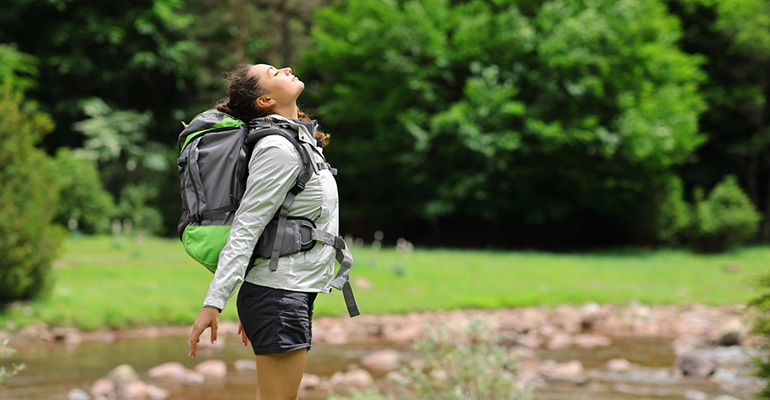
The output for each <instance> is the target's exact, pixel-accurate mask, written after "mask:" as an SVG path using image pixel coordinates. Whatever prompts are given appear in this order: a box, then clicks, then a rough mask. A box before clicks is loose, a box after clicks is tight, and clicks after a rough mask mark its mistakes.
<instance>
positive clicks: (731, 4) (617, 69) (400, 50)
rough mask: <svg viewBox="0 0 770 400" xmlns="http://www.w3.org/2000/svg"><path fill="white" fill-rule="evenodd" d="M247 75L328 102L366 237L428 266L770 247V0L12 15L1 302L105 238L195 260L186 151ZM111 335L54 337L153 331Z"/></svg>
mask: <svg viewBox="0 0 770 400" xmlns="http://www.w3.org/2000/svg"><path fill="white" fill-rule="evenodd" d="M240 63H269V64H272V65H275V66H277V67H285V66H290V67H292V69H293V71H294V74H295V75H296V76H298V77H299V78H300V79H301V80H302V81H303V82H305V85H306V86H305V92H304V93H303V95H302V96H301V97H300V99H299V101H300V107H301V108H302V109H303V110H305V111H307V112H308V113H309V114H311V115H312V116H313V117H314V118H317V119H318V120H319V122H320V124H321V127H322V129H323V130H324V131H326V132H329V133H331V135H332V139H331V143H330V145H329V146H328V147H327V148H326V149H325V154H326V156H327V159H328V160H329V161H330V162H331V164H332V165H333V166H335V167H337V168H338V169H339V171H340V173H339V175H338V184H339V191H340V197H341V224H340V225H341V230H342V232H341V233H342V234H345V235H346V236H349V237H352V238H363V240H364V241H366V242H369V241H371V240H372V239H374V241H375V242H376V243H378V246H379V245H384V246H396V244H397V242H398V244H399V246H401V247H399V248H400V249H401V250H403V249H404V248H408V251H407V253H411V251H412V249H413V247H412V246H414V247H416V248H418V249H419V248H422V249H424V248H462V249H469V250H494V251H511V250H517V251H545V252H551V253H565V252H570V253H574V252H578V253H580V252H606V251H609V250H614V249H632V251H647V250H650V249H651V250H658V249H678V250H681V251H684V252H687V254H690V253H693V254H700V253H706V254H714V253H724V252H728V253H727V254H732V253H729V252H731V251H736V249H739V248H741V247H742V246H747V245H749V246H754V247H755V248H762V249H766V245H767V243H768V242H770V103H769V100H770V1H768V0H585V1H578V0H548V1H534V0H451V1H450V0H355V1H340V0H287V1H281V0H222V1H212V0H132V1H128V0H125V1H119V0H4V1H3V5H2V6H1V7H0V270H2V271H3V273H2V276H0V303H4V304H9V303H11V302H13V301H17V300H24V301H26V300H30V299H34V298H37V297H38V296H40V295H41V294H43V295H46V294H48V295H50V294H51V293H53V296H54V298H56V296H57V293H58V295H59V296H61V295H62V292H61V291H60V292H57V291H56V289H51V285H52V284H50V283H46V282H49V276H50V275H51V274H52V272H51V265H52V263H53V264H54V265H57V264H56V262H58V263H59V264H58V265H59V266H60V267H62V268H64V267H72V266H76V265H81V263H85V262H86V261H82V260H81V261H72V260H73V259H77V258H76V255H77V256H80V255H81V253H84V252H83V251H81V250H82V248H80V247H78V248H77V249H78V250H72V248H71V247H69V249H70V250H67V249H68V247H67V246H68V245H67V243H77V240H79V239H78V238H81V237H83V236H84V235H85V236H92V235H93V236H94V237H104V235H110V234H113V235H114V234H119V233H121V232H123V233H125V232H129V233H131V234H133V235H140V237H142V238H168V240H177V239H175V237H176V226H177V222H178V219H179V216H180V213H181V201H180V195H179V178H178V171H177V168H176V165H175V160H176V157H177V154H178V149H177V142H176V141H177V137H178V134H179V133H180V132H181V130H182V128H183V125H182V124H183V123H186V122H189V121H190V120H191V119H192V118H193V117H194V116H195V115H196V114H198V113H200V112H202V111H204V110H206V109H208V108H210V107H212V106H213V105H214V104H215V103H216V102H217V101H218V100H220V99H222V98H224V97H226V91H225V87H224V85H225V83H224V82H225V78H226V75H227V72H228V71H231V70H233V69H234V68H235V67H236V66H237V65H238V64H240ZM100 235H101V236H100ZM399 239H400V240H399ZM93 243H101V242H98V240H97V242H89V246H91V245H93ZM153 243H154V242H153ZM177 244H178V242H177ZM115 246H116V248H117V247H120V245H119V244H116V245H115ZM404 246H406V247H404ZM109 247H110V244H105V245H104V246H103V247H102V248H106V249H109ZM174 250H178V251H179V252H181V247H180V248H175V249H174ZM68 251H69V252H68ZM762 251H766V250H762ZM62 254H63V255H62ZM99 254H101V253H99ZM132 254H133V255H134V256H137V257H140V256H142V255H147V254H152V251H150V250H147V248H146V247H145V248H144V250H136V251H134V253H132ZM156 254H157V253H156ZM363 254H364V258H363V259H364V260H365V263H366V260H368V258H367V257H369V256H368V255H367V254H368V253H363ZM394 254H395V253H394ZM398 254H404V253H403V252H401V253H398ZM752 254H753V253H752ZM761 254H765V253H761ZM84 257H85V256H84ZM99 257H101V258H99V260H102V261H95V262H96V263H99V262H101V263H102V264H104V263H106V261H104V260H105V259H107V260H111V261H110V262H116V263H117V262H119V257H116V258H114V259H111V258H109V257H107V256H101V255H100V256H99ZM105 257H107V258H105ZM394 257H397V255H396V256H394ZM752 257H754V256H752ZM762 257H764V256H761V257H759V258H756V257H755V258H752V260H754V259H761V258H762ZM749 258H750V257H749ZM62 259H63V260H64V261H61V260H62ZM84 259H85V258H84ZM121 259H125V257H123V258H121ZM377 259H378V258H377V256H375V255H372V256H371V260H373V261H371V265H372V266H374V265H376V263H377V261H376V260H377ZM57 260H58V261H57ZM67 260H69V261H67ZM78 260H79V259H78ZM89 260H90V259H89ZM698 260H701V259H698ZM719 260H720V261H719V263H720V264H719V265H720V266H722V265H726V264H725V262H728V261H729V260H728V261H725V260H723V259H719ZM89 262H90V261H89ZM142 262H144V263H145V264H146V263H147V262H148V261H146V260H145V261H142ZM153 262H154V261H153ZM666 262H669V263H670V262H671V260H668V259H666V261H663V262H662V263H664V264H665V263H666ZM699 262H700V261H699ZM751 262H754V261H751ZM756 262H757V264H756V265H757V267H756V271H759V270H760V269H762V268H766V265H765V263H764V262H761V261H756ZM745 263H750V262H749V261H745ZM402 264H403V265H402ZM407 264H408V263H402V261H394V262H393V263H392V264H388V265H394V266H396V267H397V268H395V269H394V270H395V271H396V272H394V274H396V275H399V274H400V275H401V276H403V275H404V274H405V273H406V272H405V271H407V270H408V269H409V266H408V265H407ZM426 264H430V262H426ZM546 264H548V265H552V264H553V263H552V262H546ZM740 264H741V265H743V266H745V265H746V264H744V263H743V262H741V263H740ZM83 265H85V264H83ZM752 265H753V264H752ZM372 268H374V267H372ZM62 271H66V268H64V269H62ZM398 271H401V272H398ZM370 272H371V271H370ZM63 273H64V272H60V274H63ZM201 274H202V275H201V276H200V277H202V279H201V280H200V281H199V282H198V284H199V286H200V287H199V288H200V290H199V291H200V292H202V291H203V290H204V289H205V282H204V283H200V282H203V281H205V280H206V279H207V278H206V277H205V275H203V274H204V273H203V272H201ZM59 279H63V278H62V277H61V276H59ZM376 284H377V282H375V285H376ZM675 290H676V288H673V289H672V291H675ZM709 290H711V289H709V288H704V289H703V296H704V297H703V299H706V298H708V294H707V293H708V292H709ZM737 290H738V291H741V290H742V289H740V288H738V289H737ZM693 292H696V291H695V290H694V289H693ZM712 293H713V292H712ZM197 295H202V293H197ZM544 296H545V295H544ZM422 297H423V299H424V298H427V297H428V296H427V295H425V294H424V293H423V295H422ZM696 297H697V296H696ZM538 299H540V298H532V299H529V300H527V301H525V302H524V303H528V304H532V303H538V301H540V300H538ZM735 299H736V297H730V298H729V299H728V300H725V302H731V301H735ZM740 299H743V298H740ZM583 300H584V298H581V297H580V296H577V297H574V298H571V297H566V298H564V299H562V298H559V299H557V300H553V301H555V302H558V301H577V302H580V301H583ZM421 301H423V300H420V302H421ZM663 301H666V300H665V299H664V300H663ZM718 301H721V300H718ZM763 301H766V299H765V300H763ZM468 304H469V305H478V304H476V303H473V302H471V303H468ZM512 304H513V305H515V304H517V303H516V302H515V301H514V302H505V301H502V302H492V303H486V306H492V307H494V306H510V305H512ZM518 304H523V303H518ZM49 306H50V305H49ZM193 306H195V307H193V308H197V307H198V304H197V303H196V304H193ZM41 307H43V308H41V309H44V308H45V307H46V306H41ZM407 308H408V307H407ZM35 310H38V309H35ZM383 311H393V310H390V309H383ZM401 311H403V309H402V310H401ZM5 312H6V314H4V315H5V316H6V319H8V318H10V317H9V315H12V316H14V318H17V322H18V318H20V317H19V316H20V315H30V313H27V314H24V312H18V310H17V311H11V314H8V311H7V310H6V311H5ZM41 313H42V314H41ZM32 314H34V316H35V317H36V318H42V319H43V320H45V318H43V317H40V315H43V314H44V312H42V311H39V310H38V311H35V312H34V313H32ZM112 315H113V316H112V317H104V318H105V319H104V320H99V321H97V322H93V323H89V322H83V321H80V320H77V319H76V317H75V316H73V315H63V316H62V315H59V316H57V317H53V316H52V317H51V318H50V319H49V322H51V321H53V323H56V322H57V321H58V322H59V323H64V324H66V323H71V324H74V325H76V326H81V327H87V328H98V327H104V326H107V327H123V326H132V325H136V324H140V325H141V324H142V323H148V322H147V321H145V320H142V319H141V318H138V317H137V319H131V318H128V319H120V317H114V314H112ZM187 317H188V315H187V314H184V315H183V316H181V317H179V318H175V317H174V316H168V315H166V314H164V317H161V318H160V321H161V322H164V323H168V322H171V323H179V322H180V321H183V320H185V318H187ZM110 318H114V319H110ZM73 321H75V322H73ZM191 321H192V320H190V322H191ZM153 322H157V321H156V320H150V321H149V323H153ZM21 325H23V323H20V325H18V326H21ZM13 327H17V325H13ZM6 328H7V327H6ZM11 330H13V329H11Z"/></svg>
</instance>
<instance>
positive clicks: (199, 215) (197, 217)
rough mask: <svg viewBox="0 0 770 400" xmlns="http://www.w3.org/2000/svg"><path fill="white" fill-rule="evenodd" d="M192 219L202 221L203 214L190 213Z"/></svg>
mask: <svg viewBox="0 0 770 400" xmlns="http://www.w3.org/2000/svg"><path fill="white" fill-rule="evenodd" d="M192 220H193V221H195V222H201V221H203V215H202V214H201V213H195V214H193V215H192Z"/></svg>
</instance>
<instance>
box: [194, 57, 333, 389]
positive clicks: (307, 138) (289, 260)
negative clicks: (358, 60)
mask: <svg viewBox="0 0 770 400" xmlns="http://www.w3.org/2000/svg"><path fill="white" fill-rule="evenodd" d="M304 87H305V85H304V83H303V82H302V81H300V80H299V79H297V77H296V76H294V75H293V74H292V70H291V68H282V69H278V68H275V67H273V66H271V65H266V64H257V65H247V66H244V67H242V68H239V69H238V70H236V71H235V72H234V73H233V74H232V75H231V78H230V82H229V85H228V94H229V100H228V101H227V102H225V103H223V104H220V105H218V106H217V109H218V110H219V111H221V112H225V113H227V114H230V115H232V116H234V117H237V118H239V119H241V120H243V121H250V120H253V119H254V118H258V117H268V118H270V119H272V120H279V121H281V123H283V124H287V125H289V126H290V127H291V128H292V129H296V130H297V131H298V132H299V139H300V142H304V143H307V144H309V145H310V146H306V147H307V148H312V151H310V153H311V154H310V158H311V160H312V161H313V162H314V163H316V164H325V160H324V157H323V145H324V144H325V142H326V141H327V140H328V137H327V136H326V135H324V134H323V133H321V132H318V131H317V130H316V124H315V121H308V120H307V118H306V117H305V116H304V115H303V114H301V113H300V111H299V110H298V108H297V97H299V95H300V93H302V90H303V89H304ZM301 117H302V119H303V121H300V118H301ZM299 173H300V154H299V152H298V151H297V149H296V148H295V147H294V146H293V145H292V144H290V143H289V141H288V140H287V139H285V138H283V137H279V136H277V135H276V136H268V137H265V138H263V139H261V140H259V141H258V142H257V144H256V145H255V147H254V149H253V151H252V156H251V159H250V161H249V178H248V180H247V183H246V192H245V193H244V196H243V199H242V200H241V203H240V206H239V207H238V210H237V211H236V214H235V219H234V221H233V224H232V229H231V231H230V236H229V237H228V240H227V244H226V246H225V248H224V249H223V250H222V252H221V254H220V256H219V262H218V265H217V270H216V272H215V274H214V278H213V279H212V281H211V285H210V286H209V290H208V293H207V294H206V299H205V300H204V302H203V308H202V309H201V311H200V313H199V314H198V317H197V318H196V319H195V324H194V325H193V328H192V332H191V334H190V356H191V357H194V356H195V355H196V353H197V344H198V342H199V340H200V335H201V334H202V333H203V331H204V330H206V329H207V328H211V342H212V343H214V341H216V338H217V328H218V324H219V313H220V312H221V310H222V309H223V308H224V306H225V303H226V302H227V300H228V299H229V298H230V297H231V296H232V295H233V293H234V292H235V290H236V288H237V287H238V285H239V284H241V282H243V284H242V285H241V289H240V291H239V293H238V298H237V307H238V316H239V318H240V321H241V324H240V326H239V330H238V333H239V334H240V335H241V339H242V341H243V343H244V345H246V344H247V343H248V342H249V341H250V342H251V344H252V348H253V349H254V354H256V358H257V399H258V400H260V399H261V400H278V399H280V400H285V399H296V398H297V395H298V393H299V386H300V382H301V380H302V375H303V372H304V369H305V363H306V360H307V352H308V350H309V349H310V342H311V337H312V331H311V325H312V315H313V303H314V300H315V298H316V295H317V294H318V293H320V292H327V293H328V292H329V291H330V290H331V286H332V280H333V278H334V276H333V275H334V260H335V254H336V250H335V248H334V247H332V246H329V245H325V244H323V243H320V242H319V243H317V244H316V245H315V246H314V247H313V248H312V249H310V250H309V251H306V252H303V253H298V254H294V255H290V256H285V257H280V259H279V260H278V268H277V270H275V271H273V270H271V268H268V263H269V260H266V259H257V261H256V262H255V263H254V267H253V268H251V269H248V267H249V264H250V258H251V255H252V252H253V250H254V248H255V245H256V243H257V240H258V239H259V237H260V236H261V235H262V232H263V231H264V229H265V226H266V225H267V223H268V222H269V221H270V220H271V219H272V218H273V217H274V215H275V214H276V211H277V210H278V209H279V208H280V207H281V204H282V202H283V200H284V198H285V197H286V194H287V193H288V192H289V190H290V189H291V188H292V186H293V185H294V183H295V181H296V180H297V177H298V174H299ZM289 215H291V216H294V217H303V218H307V219H310V220H312V221H314V222H315V224H316V226H317V228H318V229H320V230H324V231H327V232H330V233H332V234H334V235H338V230H339V229H338V197H337V186H336V183H335V181H334V177H333V176H332V173H331V171H330V169H328V168H327V169H319V170H317V171H316V172H315V173H314V174H313V176H312V177H311V178H310V180H309V181H308V182H307V184H306V186H305V189H304V190H303V191H301V192H300V193H299V194H297V196H296V198H295V199H294V202H293V203H292V204H291V206H290V207H289ZM247 270H248V274H247V273H246V272H247ZM244 275H245V278H244ZM335 287H336V286H335Z"/></svg>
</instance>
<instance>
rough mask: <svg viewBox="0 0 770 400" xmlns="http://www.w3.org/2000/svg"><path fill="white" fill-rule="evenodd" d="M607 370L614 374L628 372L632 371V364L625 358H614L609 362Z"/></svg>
mask: <svg viewBox="0 0 770 400" xmlns="http://www.w3.org/2000/svg"><path fill="white" fill-rule="evenodd" d="M607 369H608V370H610V371H613V372H626V371H628V370H629V369H631V362H630V361H628V360H626V359H625V358H613V359H611V360H609V361H607Z"/></svg>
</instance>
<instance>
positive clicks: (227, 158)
mask: <svg viewBox="0 0 770 400" xmlns="http://www.w3.org/2000/svg"><path fill="white" fill-rule="evenodd" d="M270 135H279V136H283V137H284V138H285V139H286V140H288V141H289V142H290V143H291V144H292V145H294V147H295V148H296V149H297V151H298V152H299V154H300V164H301V165H300V173H299V176H298V177H297V181H296V182H295V184H294V186H293V187H292V188H291V190H290V191H289V193H288V194H287V195H286V198H285V199H284V201H283V204H282V205H281V208H280V209H279V211H278V213H277V214H276V216H275V217H274V218H273V220H271V221H270V223H269V224H268V225H267V226H266V227H265V229H264V232H263V234H262V236H261V237H260V238H259V240H258V243H257V246H256V248H255V250H254V251H253V253H252V257H251V260H250V262H249V267H248V268H249V269H250V268H251V266H253V264H254V260H255V259H256V258H258V257H262V258H266V259H267V258H269V259H270V269H271V270H273V271H275V270H276V269H277V267H278V259H279V257H280V256H284V255H290V254H295V253H298V252H300V251H307V250H309V249H310V248H312V247H313V246H314V245H315V242H316V241H321V242H324V243H326V244H329V245H331V246H333V247H334V248H335V249H337V255H336V258H337V261H339V262H340V269H339V271H338V273H337V275H336V276H335V277H334V280H333V281H332V286H333V287H335V288H336V289H338V290H342V291H343V295H344V297H345V301H346V303H347V305H348V312H349V314H350V316H351V317H352V316H355V315H358V308H357V306H356V305H355V299H354V297H353V293H352V289H351V287H350V283H349V280H348V274H349V272H350V268H351V267H352V264H353V258H352V256H351V255H350V252H349V250H348V249H347V246H346V245H345V242H344V241H343V240H342V239H341V238H340V237H337V236H334V235H332V234H330V233H328V232H325V231H321V230H318V229H315V228H316V227H315V224H314V223H313V222H312V221H310V220H307V219H304V218H292V217H290V216H289V215H288V210H289V206H290V205H291V204H292V202H293V200H294V198H295V197H296V195H297V194H299V193H300V192H301V191H302V190H303V189H304V188H305V184H306V183H307V182H308V180H310V178H311V176H312V175H313V173H314V171H315V172H317V171H318V169H319V168H328V169H330V170H332V171H333V173H335V174H336V170H335V169H333V168H331V167H330V166H329V165H328V164H324V165H315V164H313V163H312V162H311V160H312V159H311V158H310V155H309V153H308V150H307V149H306V148H305V147H306V146H309V145H308V144H305V143H301V142H300V140H299V136H298V132H297V130H296V129H294V128H292V127H290V126H289V125H288V124H286V123H285V122H282V121H280V120H271V119H267V118H259V119H255V120H252V121H249V122H248V123H247V122H244V121H242V120H240V119H237V118H234V117H232V116H230V115H229V114H226V113H223V112H220V111H218V110H208V111H205V112H203V113H201V114H198V115H197V116H196V117H195V118H193V120H192V121H191V122H190V124H188V125H186V126H185V128H184V130H183V131H182V132H181V133H180V134H179V140H178V143H179V158H178V159H177V165H178V169H179V180H180V188H181V197H182V215H181V217H180V219H179V224H178V226H177V230H178V233H179V238H180V239H181V241H182V246H183V247H184V249H185V251H186V252H187V254H188V255H190V257H192V258H193V259H194V260H195V261H197V262H198V263H200V264H202V265H203V266H204V267H206V268H207V269H208V270H209V271H211V272H215V271H216V267H217V263H218V261H219V253H221V252H222V249H223V248H224V247H225V245H226V244H227V238H228V236H229V235H230V229H231V225H232V223H233V220H234V217H235V212H236V210H237V209H238V205H239V204H240V201H241V199H242V198H243V194H244V192H245V191H246V178H247V174H248V163H249V160H250V158H251V151H252V149H253V147H254V145H255V144H256V143H257V141H259V140H260V139H262V138H264V137H266V136H270ZM246 273H248V269H247V271H246Z"/></svg>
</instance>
